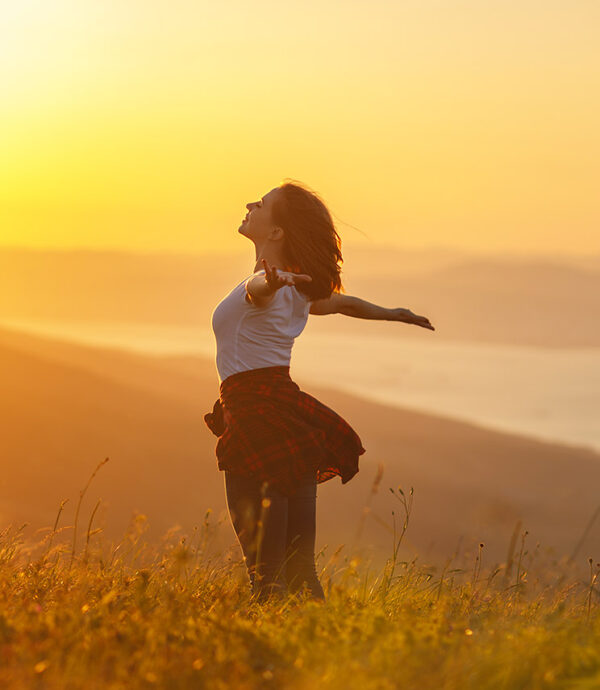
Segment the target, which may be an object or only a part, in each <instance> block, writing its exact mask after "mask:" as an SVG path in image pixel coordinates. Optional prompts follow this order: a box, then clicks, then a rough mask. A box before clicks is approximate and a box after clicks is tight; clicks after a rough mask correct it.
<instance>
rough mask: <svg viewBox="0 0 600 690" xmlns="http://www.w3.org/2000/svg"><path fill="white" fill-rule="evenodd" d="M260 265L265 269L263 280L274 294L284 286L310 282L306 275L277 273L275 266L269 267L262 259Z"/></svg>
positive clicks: (286, 272)
mask: <svg viewBox="0 0 600 690" xmlns="http://www.w3.org/2000/svg"><path fill="white" fill-rule="evenodd" d="M262 264H263V266H264V268H265V279H266V281H267V284H268V285H269V287H270V288H271V289H272V290H273V292H276V291H277V290H279V288H282V287H283V286H284V285H298V283H303V282H304V283H307V282H310V281H311V280H312V278H311V277H310V276H309V275H306V273H291V272H289V271H279V270H277V268H276V267H275V266H269V264H268V263H267V261H266V259H262Z"/></svg>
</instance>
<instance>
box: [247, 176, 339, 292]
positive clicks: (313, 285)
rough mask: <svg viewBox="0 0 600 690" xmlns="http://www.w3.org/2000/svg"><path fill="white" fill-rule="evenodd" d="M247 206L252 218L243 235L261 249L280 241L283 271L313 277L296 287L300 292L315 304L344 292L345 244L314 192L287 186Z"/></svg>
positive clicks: (274, 189)
mask: <svg viewBox="0 0 600 690" xmlns="http://www.w3.org/2000/svg"><path fill="white" fill-rule="evenodd" d="M246 207H247V208H248V215H247V216H246V219H245V220H244V222H243V223H242V225H240V232H241V233H242V234H244V235H246V236H247V237H249V238H250V239H251V240H253V241H254V242H255V243H259V244H262V243H263V242H267V241H274V242H278V243H279V242H281V255H282V257H283V260H284V263H285V267H284V268H285V269H286V270H289V271H293V272H294V273H307V274H308V275H310V276H311V278H312V280H311V281H310V282H307V283H302V284H299V285H297V286H296V288H297V289H298V290H300V291H301V292H303V293H304V294H305V295H307V296H308V297H309V299H311V300H315V299H323V298H326V297H329V296H330V295H331V293H332V292H340V291H342V290H343V286H342V282H341V278H340V271H341V263H342V262H343V259H342V252H341V239H340V237H339V235H338V233H337V231H336V229H335V226H334V224H333V220H332V219H331V215H330V213H329V211H328V209H327V207H326V206H325V204H324V203H323V201H322V200H321V199H320V198H319V196H318V195H317V194H316V193H315V192H313V191H311V190H309V189H308V188H307V187H305V186H304V185H301V184H298V183H295V182H285V183H283V184H281V185H280V186H279V187H275V188H273V189H272V190H271V191H270V192H269V193H268V194H265V196H263V197H262V198H261V200H260V201H256V202H252V203H250V204H247V206H246ZM282 268H283V267H282Z"/></svg>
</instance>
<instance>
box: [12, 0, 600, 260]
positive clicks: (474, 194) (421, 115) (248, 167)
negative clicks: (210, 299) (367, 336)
mask: <svg viewBox="0 0 600 690" xmlns="http://www.w3.org/2000/svg"><path fill="white" fill-rule="evenodd" d="M599 20H600V5H599V4H598V3H594V2H585V1H583V0H577V1H576V2H572V3H563V2H555V1H548V2H538V1H533V0H525V1H524V2H509V1H506V0H503V1H502V2H498V1H491V0H490V1H489V2H485V3H481V2H474V1H470V2H464V3H449V2H441V1H437V2H431V1H429V2H422V1H416V0H410V1H403V2H384V1H382V0H377V1H376V2H369V3H367V2H362V1H361V2H352V3H347V2H331V1H330V2H326V3H324V4H323V3H317V2H314V1H312V0H311V1H310V2H304V3H301V4H300V3H297V4H294V3H292V4H290V3H277V2H271V1H269V0H260V1H259V2H256V3H252V4H249V3H246V2H240V1H238V0H229V1H225V2H221V3H208V2H191V1H179V2H175V3H162V2H155V3H147V2H141V1H138V0H128V1H127V2H114V1H113V2H103V3H95V2H91V1H90V0H79V1H78V2H74V1H72V2H71V1H69V0H53V1H52V2H41V1H39V0H38V1H33V0H24V1H23V2H20V3H13V4H11V5H6V6H5V7H4V8H3V18H2V23H1V27H0V53H1V55H2V60H1V67H0V70H1V72H0V74H1V77H2V84H3V102H4V103H3V110H2V114H1V115H0V123H1V130H0V131H1V132H2V133H1V135H0V137H1V141H2V158H3V165H2V168H1V170H2V172H1V173H0V175H1V178H0V181H1V185H0V225H1V226H2V228H3V229H2V236H1V238H0V239H1V243H2V244H3V245H19V246H27V247H47V248H52V247H55V248H67V247H88V248H123V249H128V248H129V249H138V250H173V251H191V252H199V251H205V250H214V249H224V250H228V249H234V248H239V247H240V246H241V245H243V243H244V242H246V240H244V239H242V238H240V237H239V235H238V233H237V228H238V226H239V224H240V222H241V220H242V219H243V217H244V215H245V212H246V209H245V204H246V203H247V202H249V201H253V200H256V199H257V198H260V196H262V195H263V194H264V193H266V192H267V191H268V190H269V189H271V188H272V187H274V186H276V185H278V184H280V183H281V182H282V181H283V179H284V178H288V177H289V178H293V179H297V180H300V181H301V182H303V183H305V184H307V185H309V186H310V187H311V188H313V189H314V190H316V191H317V192H318V193H319V194H320V195H321V196H322V197H323V198H324V200H325V201H326V203H327V204H328V205H329V207H330V209H331V210H332V212H333V213H334V214H335V216H336V218H334V219H335V220H337V222H338V228H339V230H340V232H341V234H342V237H343V238H344V239H345V240H350V241H352V242H359V243H360V242H375V243H391V244H395V245H398V246H401V247H412V248H425V247H434V246H438V245H445V246H449V247H456V248H462V249H472V250H478V249H481V250H486V251H496V250H497V251H503V250H509V251H510V250H520V251H532V252H534V251H535V252H561V251H564V252H566V253H569V252H578V253H582V254H585V253H593V252H598V251H599V250H600V237H599V234H598V231H597V228H598V221H599V220H600V203H599V201H598V195H597V180H598V173H599V163H598V161H599V160H600V135H599V133H598V126H597V125H598V119H599V115H600V90H599V89H598V81H599V78H598V75H599V74H600V71H599V67H600V58H599V54H598V48H597V28H598V26H599ZM345 224H348V225H345ZM350 226H353V227H350Z"/></svg>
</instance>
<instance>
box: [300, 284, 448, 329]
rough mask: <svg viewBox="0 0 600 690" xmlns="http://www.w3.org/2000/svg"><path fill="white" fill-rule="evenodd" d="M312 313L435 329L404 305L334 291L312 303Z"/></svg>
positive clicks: (427, 320) (422, 317)
mask: <svg viewBox="0 0 600 690" xmlns="http://www.w3.org/2000/svg"><path fill="white" fill-rule="evenodd" d="M310 313H311V314H319V315H322V314H344V315H345V316H353V317H354V318H358V319H376V320H378V321H403V322H404V323H409V324H414V325H416V326H422V327H423V328H428V329H429V330H432V331H434V330H435V328H434V327H433V326H432V325H431V323H430V322H429V319H428V318H427V317H425V316H419V315H418V314H415V313H413V312H412V311H411V310H410V309H404V308H403V307H392V308H387V307H381V306H379V305H378V304H373V303H372V302H367V301H366V300H364V299H361V298H360V297H354V296H352V295H342V294H341V293H339V292H334V293H332V294H331V296H330V297H328V298H326V299H320V300H315V301H314V302H311V305H310Z"/></svg>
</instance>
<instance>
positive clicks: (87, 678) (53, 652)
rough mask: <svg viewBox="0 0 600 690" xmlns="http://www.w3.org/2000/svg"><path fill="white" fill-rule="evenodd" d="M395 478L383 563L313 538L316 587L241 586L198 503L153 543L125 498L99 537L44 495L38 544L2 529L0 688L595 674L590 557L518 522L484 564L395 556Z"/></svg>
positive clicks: (588, 681)
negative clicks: (52, 508) (117, 522)
mask: <svg viewBox="0 0 600 690" xmlns="http://www.w3.org/2000/svg"><path fill="white" fill-rule="evenodd" d="M92 476H93V475H92ZM88 485H89V483H88ZM86 488H87V487H86ZM390 490H391V489H390ZM84 493H85V490H84V491H82V492H81V494H80V497H79V498H80V502H81V499H82V498H83V495H84ZM394 493H395V496H396V497H397V499H398V508H399V511H398V514H397V515H396V519H397V522H398V525H397V530H396V533H395V536H394V542H393V545H391V547H390V558H389V561H388V563H387V565H386V566H385V568H383V569H382V570H381V571H380V572H370V571H369V568H368V564H366V563H362V562H361V561H360V560H359V559H358V558H352V557H350V556H344V555H343V550H341V551H340V550H338V551H337V552H336V553H333V554H332V555H331V556H329V557H326V556H325V555H324V554H321V555H320V556H319V558H318V563H319V564H320V570H321V579H322V583H323V585H324V589H325V592H326V596H327V601H326V602H325V603H316V602H312V601H308V600H306V599H303V598H302V597H296V598H293V597H290V598H288V599H285V600H277V601H272V602H268V603H266V604H259V603H257V602H254V601H253V600H252V598H251V597H250V595H249V592H248V588H247V584H246V580H245V574H244V570H243V567H242V564H241V562H239V561H234V562H227V561H224V560H223V558H220V559H219V558H218V557H217V556H215V555H214V554H212V555H211V550H210V548H209V547H210V541H211V534H212V530H214V529H215V526H214V525H211V522H210V516H209V515H207V516H206V519H205V522H204V524H202V525H200V526H198V527H197V528H195V529H194V534H193V535H192V537H190V538H186V537H181V536H178V535H177V533H176V532H177V530H175V531H171V532H170V533H168V534H166V535H165V537H164V539H163V540H162V543H161V544H160V545H154V546H150V545H149V544H147V543H146V542H145V541H144V530H145V527H146V524H147V520H146V517H145V516H143V515H137V516H136V517H135V519H133V520H132V525H131V528H130V529H129V530H128V531H127V533H126V534H125V535H124V537H123V539H122V541H121V542H120V543H119V544H117V545H111V547H110V548H109V549H108V550H107V549H106V547H103V546H101V542H100V539H99V537H100V536H101V534H99V533H100V532H101V530H98V529H93V528H92V520H93V512H92V515H91V516H90V518H89V519H88V520H86V523H87V530H86V529H84V527H85V526H84V527H80V526H79V525H78V522H79V518H78V517H76V520H75V524H74V525H73V526H70V527H69V526H67V527H60V526H59V519H60V511H59V514H58V516H57V520H56V524H55V525H54V527H53V529H49V530H48V532H47V534H46V535H44V537H43V538H42V539H41V540H40V542H39V543H38V544H36V545H35V548H33V547H28V546H27V545H26V543H25V542H24V540H23V539H22V528H21V529H19V528H14V527H12V526H11V527H9V528H6V529H4V530H3V532H2V533H1V535H0V687H1V688H9V689H13V688H15V689H21V688H48V689H52V690H69V689H70V688H73V689H75V688H85V689H86V690H96V689H98V690H100V689H102V690H116V689H117V688H122V689H123V690H133V689H137V688H170V689H171V688H172V689H173V690H175V689H183V688H186V689H187V688H190V689H191V688H194V689H195V688H211V689H213V688H214V689H220V688H223V689H225V688H228V689H229V688H235V689H243V688H291V689H294V690H296V689H303V690H304V689H306V690H308V689H309V688H310V689H312V688H323V689H328V690H334V689H336V690H337V689H340V690H341V689H342V688H343V689H347V688H350V689H351V688H365V689H375V688H377V689H379V688H382V689H383V688H386V689H387V688H390V689H392V688H409V689H415V690H417V689H418V690H429V689H432V690H433V689H435V690H443V689H455V688H456V689H458V688H460V689H462V690H465V689H473V690H486V689H488V688H489V689H490V690H492V689H493V690H499V689H510V690H516V689H518V688H569V689H577V690H584V689H590V690H591V689H592V688H600V621H599V617H598V606H599V602H598V592H597V589H596V586H597V585H596V576H597V573H598V564H596V563H594V562H589V578H588V580H587V581H584V580H582V579H581V578H577V577H574V576H573V571H572V567H571V566H570V564H569V562H568V561H566V560H561V561H556V560H554V561H552V560H551V559H547V558H544V557H543V554H542V553H540V551H539V549H536V550H535V551H533V552H530V550H529V549H528V548H527V538H526V537H527V534H526V532H525V531H523V532H522V534H520V535H519V536H518V538H517V539H515V542H514V544H513V546H514V551H512V552H511V553H509V555H508V557H507V562H506V563H502V564H499V565H497V566H495V567H493V568H487V569H486V568H484V567H482V563H483V562H484V560H485V558H484V552H485V545H480V547H479V550H478V553H477V554H476V555H475V557H474V558H473V563H472V566H469V567H468V568H467V567H461V568H457V567H455V565H454V564H453V561H454V559H455V558H456V554H454V556H450V557H449V558H448V561H447V565H446V567H444V568H440V569H436V568H433V567H428V566H427V565H421V564H419V565H417V562H416V559H414V560H412V561H405V560H402V559H401V553H402V538H403V536H404V533H405V531H406V530H407V529H408V526H409V521H410V510H411V504H412V498H413V492H412V489H411V490H410V491H407V492H406V493H404V492H403V491H402V490H401V489H397V490H395V491H394ZM78 508H79V506H78ZM77 515H79V510H78V511H77ZM78 532H79V535H78ZM67 535H68V538H65V537H66V536H67ZM584 560H586V559H584Z"/></svg>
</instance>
